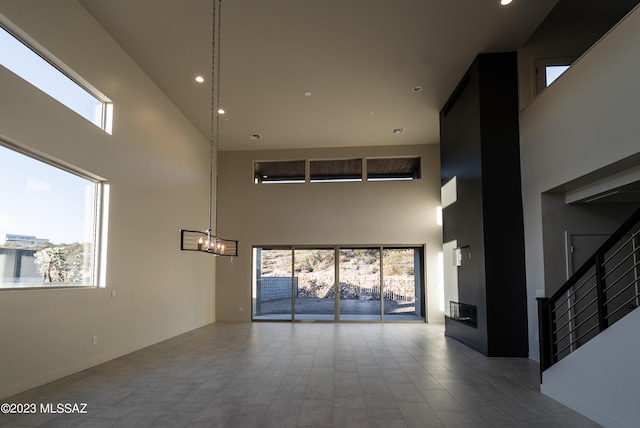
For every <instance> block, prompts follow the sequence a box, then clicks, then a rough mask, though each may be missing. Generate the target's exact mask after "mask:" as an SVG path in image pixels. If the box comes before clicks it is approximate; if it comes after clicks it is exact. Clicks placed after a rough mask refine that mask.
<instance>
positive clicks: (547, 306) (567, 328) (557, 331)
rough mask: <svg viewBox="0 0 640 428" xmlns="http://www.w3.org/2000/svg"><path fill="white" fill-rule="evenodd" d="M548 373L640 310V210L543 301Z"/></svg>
mask: <svg viewBox="0 0 640 428" xmlns="http://www.w3.org/2000/svg"><path fill="white" fill-rule="evenodd" d="M537 300H538V323H539V333H540V370H541V371H544V370H546V369H548V368H549V367H551V366H552V365H554V364H555V363H557V362H558V361H560V360H561V359H562V358H564V357H566V356H567V355H569V354H570V353H572V352H573V351H575V350H576V349H578V348H579V347H580V346H582V345H584V344H585V343H587V342H588V341H589V340H591V339H592V338H593V337H595V336H596V335H597V334H598V333H600V332H601V331H603V330H605V329H607V328H608V327H609V326H610V325H612V324H613V323H615V322H616V321H618V320H619V319H621V318H622V317H624V316H625V315H627V314H628V313H629V312H631V311H632V310H634V309H635V308H637V307H638V306H640V209H638V210H636V212H635V213H633V214H632V215H631V217H629V219H627V220H626V221H625V222H624V223H623V224H622V226H620V228H619V229H618V230H617V231H615V232H614V233H613V235H611V237H610V238H609V239H607V241H606V242H605V243H604V244H602V246H601V247H600V248H599V249H598V250H597V251H596V252H595V253H594V254H593V255H592V256H591V257H590V258H589V260H587V261H586V262H585V263H584V264H583V265H582V266H581V267H580V268H579V269H578V270H577V271H576V273H575V274H574V275H573V276H571V278H569V280H568V281H567V282H566V283H565V284H564V285H563V286H562V287H560V289H559V290H558V291H557V292H556V293H555V294H554V295H553V296H551V297H550V298H538V299H537Z"/></svg>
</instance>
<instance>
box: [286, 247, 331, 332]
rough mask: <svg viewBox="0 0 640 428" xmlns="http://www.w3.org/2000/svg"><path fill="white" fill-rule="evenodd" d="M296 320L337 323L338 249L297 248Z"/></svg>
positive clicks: (295, 279) (295, 255)
mask: <svg viewBox="0 0 640 428" xmlns="http://www.w3.org/2000/svg"><path fill="white" fill-rule="evenodd" d="M294 260H295V261H294V263H295V265H294V270H295V278H294V282H295V283H296V284H297V297H296V300H295V319H296V320H324V321H334V320H335V313H336V311H335V305H336V303H335V302H336V300H335V296H336V293H335V282H336V281H335V276H336V274H335V272H336V270H335V250H334V249H333V248H331V249H297V248H296V249H295V250H294Z"/></svg>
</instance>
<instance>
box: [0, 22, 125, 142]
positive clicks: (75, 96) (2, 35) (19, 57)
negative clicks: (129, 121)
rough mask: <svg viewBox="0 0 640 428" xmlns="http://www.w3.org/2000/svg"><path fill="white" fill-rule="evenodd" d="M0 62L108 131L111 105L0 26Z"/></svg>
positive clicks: (110, 124)
mask: <svg viewBox="0 0 640 428" xmlns="http://www.w3.org/2000/svg"><path fill="white" fill-rule="evenodd" d="M0 65H2V66H4V67H5V68H7V69H8V70H9V71H11V72H13V73H15V74H16V75H18V76H20V77H21V78H23V79H24V80H26V81H27V82H29V83H31V84H32V85H33V86H35V87H36V88H38V89H40V90H41V91H42V92H44V93H46V94H47V95H49V96H50V97H52V98H54V99H55V100H57V101H58V102H60V103H61V104H64V105H65V106H67V107H68V108H69V109H71V110H73V111H74V112H76V113H78V114H79V115H80V116H82V117H84V118H85V119H87V120H88V121H90V122H91V123H93V124H95V125H96V126H98V127H100V128H102V129H104V130H105V131H106V132H108V133H111V126H112V117H113V105H112V104H111V103H110V102H108V101H107V100H103V99H101V98H99V97H98V96H97V95H95V94H94V93H92V92H90V91H88V90H87V89H86V88H85V87H84V86H83V85H80V84H79V83H78V81H79V80H80V77H79V76H78V77H76V78H75V79H72V78H71V77H70V76H68V75H67V74H65V73H63V72H62V71H60V69H59V68H58V67H56V66H54V65H53V63H52V62H50V61H48V60H46V59H44V57H43V56H41V55H40V54H38V53H36V52H35V51H34V50H33V49H31V48H30V47H29V46H27V45H26V44H25V43H23V42H22V41H21V40H19V39H17V38H16V37H14V36H13V35H12V34H11V33H9V32H8V31H6V30H5V29H4V28H2V27H0Z"/></svg>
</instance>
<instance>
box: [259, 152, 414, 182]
mask: <svg viewBox="0 0 640 428" xmlns="http://www.w3.org/2000/svg"><path fill="white" fill-rule="evenodd" d="M365 162H366V168H364V166H363V165H364V164H365ZM363 170H364V171H363ZM363 172H364V173H363ZM420 178H422V169H421V165H420V157H419V156H405V157H385V158H355V159H311V160H309V161H305V160H291V161H255V162H254V168H253V181H254V183H255V184H269V183H305V182H311V183H322V182H325V183H326V182H345V181H363V180H366V181H390V180H418V179H420Z"/></svg>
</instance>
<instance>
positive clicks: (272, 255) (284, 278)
mask: <svg viewBox="0 0 640 428" xmlns="http://www.w3.org/2000/svg"><path fill="white" fill-rule="evenodd" d="M291 269H292V253H291V250H290V249H278V248H254V249H253V284H254V286H253V299H252V300H253V305H252V306H253V318H254V319H269V320H291V314H292V310H293V296H295V295H296V288H297V284H296V280H295V278H294V277H293V275H292V274H291Z"/></svg>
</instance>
